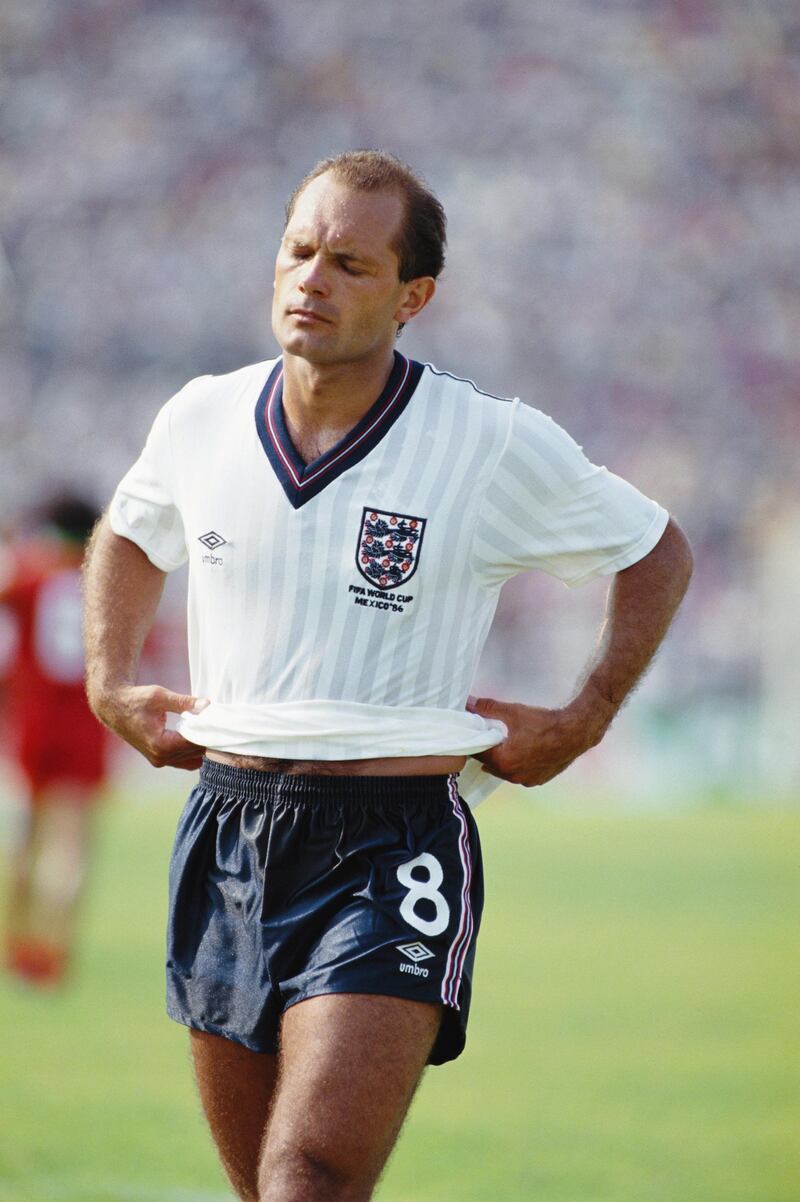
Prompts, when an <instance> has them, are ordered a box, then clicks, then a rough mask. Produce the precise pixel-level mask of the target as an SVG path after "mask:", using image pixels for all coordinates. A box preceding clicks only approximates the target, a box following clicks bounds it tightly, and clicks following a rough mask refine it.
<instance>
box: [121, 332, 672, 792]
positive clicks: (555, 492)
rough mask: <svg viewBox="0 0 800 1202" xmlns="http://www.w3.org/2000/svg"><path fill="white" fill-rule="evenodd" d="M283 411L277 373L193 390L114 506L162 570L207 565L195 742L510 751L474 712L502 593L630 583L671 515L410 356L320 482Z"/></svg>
mask: <svg viewBox="0 0 800 1202" xmlns="http://www.w3.org/2000/svg"><path fill="white" fill-rule="evenodd" d="M281 398H282V368H281V363H280V360H277V361H272V362H268V363H262V364H256V365H254V366H251V367H246V368H243V369H241V370H240V371H238V372H234V373H232V374H231V375H228V376H222V377H203V378H201V379H199V380H196V381H192V382H191V383H190V384H189V385H187V387H186V388H184V389H183V391H182V392H181V393H179V394H178V395H177V396H176V397H174V398H173V399H172V400H171V401H169V402H168V403H167V405H166V406H165V407H164V409H163V410H162V411H161V413H160V414H159V415H158V417H157V418H156V421H155V423H154V425H153V428H152V431H151V433H150V437H149V438H148V440H147V445H146V446H145V448H144V451H143V452H142V455H141V457H140V459H139V460H138V461H137V463H136V464H134V466H133V467H132V468H131V470H130V471H129V472H128V474H127V475H126V476H125V478H124V479H123V480H122V482H121V483H120V486H119V488H118V490H117V492H116V494H115V497H114V499H113V501H112V505H111V510H110V520H111V525H112V529H114V531H115V532H116V533H117V534H120V535H123V536H124V537H127V538H130V539H132V540H133V541H134V542H136V543H137V544H138V545H139V546H140V547H141V548H142V550H144V551H145V552H146V554H147V555H148V556H149V557H150V559H151V560H152V562H153V563H154V564H155V565H156V566H157V567H159V568H161V569H162V570H164V571H169V570H171V569H172V568H174V567H177V566H178V565H179V564H180V563H182V562H184V561H185V560H186V559H187V558H188V561H189V600H188V631H189V659H190V666H191V672H192V690H193V692H194V693H195V694H197V695H203V696H207V697H210V698H211V705H210V706H209V707H208V709H206V710H205V711H203V713H202V714H200V715H196V716H192V715H184V716H183V717H182V718H181V723H180V729H181V730H182V731H183V733H184V734H185V736H186V737H187V738H189V739H192V740H193V741H194V742H197V743H199V744H201V745H203V746H207V747H211V748H215V749H218V750H227V751H232V752H239V753H246V754H253V755H264V756H270V757H276V758H293V759H307V760H308V759H359V758H372V757H377V756H384V755H424V754H453V755H455V754H464V755H472V754H475V753H476V752H480V751H481V750H484V749H486V748H487V747H490V746H494V745H495V744H496V743H498V742H500V741H501V740H502V738H503V737H504V735H505V733H506V732H505V728H504V727H503V724H502V723H498V722H488V721H486V720H484V719H482V718H479V717H477V716H476V715H471V714H467V713H466V712H465V710H464V705H465V702H466V698H467V695H468V693H469V689H470V685H471V682H472V679H473V676H474V672H475V668H476V665H477V661H478V657H479V655H480V652H481V649H482V647H483V644H484V642H485V639H486V635H487V633H488V630H489V626H490V624H491V621H492V617H493V615H494V611H495V608H496V604H497V598H498V594H499V590H500V586H501V585H502V583H503V581H504V580H506V579H508V578H509V577H510V576H513V575H515V574H516V573H518V572H521V571H525V570H529V569H533V568H538V569H541V570H543V571H546V572H549V573H551V574H553V575H555V576H557V577H559V578H560V579H561V580H563V581H565V582H566V583H567V584H578V583H581V582H582V581H584V580H588V579H590V578H591V577H593V576H596V575H602V574H604V573H609V572H614V571H618V570H620V569H621V568H623V567H627V566H629V565H630V564H632V563H634V562H636V560H637V559H639V558H641V557H642V556H644V555H646V554H647V552H648V551H649V550H651V549H652V547H653V546H654V545H655V543H656V542H657V541H658V539H659V537H660V535H661V533H662V531H663V529H664V526H665V525H666V521H667V515H666V513H665V512H664V510H662V509H661V508H660V506H658V505H657V504H656V503H655V502H654V501H651V500H649V499H648V498H647V497H644V496H643V495H642V494H641V493H639V492H638V491H637V490H636V489H635V488H633V487H632V486H631V485H630V484H628V483H627V482H625V481H624V480H621V479H620V478H619V477H617V476H614V475H613V474H611V473H610V472H608V471H606V469H605V468H598V467H595V466H594V465H592V464H591V463H590V462H589V461H588V459H587V458H586V457H585V455H584V454H583V452H582V451H581V449H580V448H579V447H578V446H577V444H576V443H575V442H574V441H573V440H572V439H571V438H570V437H569V436H568V435H567V434H566V433H565V432H564V431H563V430H561V429H560V427H558V426H557V425H556V424H555V423H554V422H552V421H551V420H550V419H549V418H547V417H545V416H544V415H543V414H541V413H539V412H538V411H536V410H534V409H531V408H528V407H527V406H524V405H521V404H520V403H519V402H518V401H507V400H501V399H499V398H496V397H492V396H488V395H487V394H485V393H482V392H480V391H479V390H478V389H477V388H476V387H475V385H473V384H472V383H470V382H469V381H465V380H459V379H457V378H455V377H453V376H450V375H448V374H447V373H442V372H439V371H437V370H436V369H435V368H433V367H431V366H430V365H426V366H425V367H424V368H423V367H422V365H419V364H413V363H409V361H407V360H405V359H404V358H403V356H400V355H396V362H395V370H394V371H393V373H392V376H391V377H390V380H389V382H388V384H387V389H386V390H385V391H384V393H383V394H382V395H381V397H380V398H378V400H377V401H376V404H375V406H374V407H373V409H372V410H370V412H369V413H368V414H367V415H365V418H364V419H363V420H362V422H360V423H359V425H358V426H357V427H356V428H355V430H354V431H352V432H351V434H350V435H348V436H347V437H346V438H345V439H343V440H342V441H341V443H339V444H337V446H336V447H334V448H332V450H331V451H329V452H328V453H327V454H326V455H325V456H323V457H322V458H321V459H320V460H317V461H316V462H315V463H313V464H309V465H303V463H302V461H300V460H299V457H298V456H297V453H296V451H295V450H294V448H293V447H292V446H291V444H290V443H289V442H288V434H287V432H286V427H285V422H284V421H283V416H282V400H281ZM466 775H469V774H465V776H466ZM463 779H464V777H462V780H463ZM487 781H489V782H491V778H487V777H486V775H485V774H483V777H482V781H481V784H482V785H483V786H485V785H486V783H487ZM484 791H485V790H484Z"/></svg>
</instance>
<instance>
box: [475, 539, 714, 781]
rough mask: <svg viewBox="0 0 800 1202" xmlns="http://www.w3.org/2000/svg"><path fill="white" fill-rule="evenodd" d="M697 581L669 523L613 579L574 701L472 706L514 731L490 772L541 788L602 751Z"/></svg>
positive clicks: (487, 762)
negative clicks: (553, 705) (587, 754)
mask: <svg viewBox="0 0 800 1202" xmlns="http://www.w3.org/2000/svg"><path fill="white" fill-rule="evenodd" d="M691 574H692V554H691V551H690V549H689V544H688V542H687V540H686V536H685V535H684V534H683V531H682V530H681V529H680V527H679V526H678V525H677V523H676V522H674V521H672V520H671V519H670V521H669V523H668V525H667V528H666V530H665V531H664V534H663V535H662V537H661V539H660V541H659V542H658V543H657V545H656V546H655V547H654V548H653V550H652V551H651V552H650V554H649V555H646V556H645V557H644V558H643V559H640V560H639V562H638V563H635V564H633V566H632V567H630V568H625V569H624V570H623V571H621V572H618V573H617V575H616V576H615V577H614V579H613V581H612V584H611V587H610V589H609V593H608V603H607V608H606V615H605V620H604V622H603V625H602V627H601V630H600V638H599V641H598V646H597V649H596V651H595V654H594V656H593V658H592V660H591V662H590V664H589V666H588V668H587V671H586V674H585V677H584V680H583V682H582V684H581V686H580V688H579V690H578V692H577V694H576V696H575V697H574V698H573V699H572V701H570V702H569V703H568V704H567V705H565V706H562V707H561V708H560V709H542V708H538V707H536V706H527V705H515V704H512V703H509V702H503V701H496V700H494V699H492V698H486V697H483V698H479V699H477V700H472V699H471V700H470V703H469V704H468V706H467V708H468V709H470V710H472V712H474V713H478V714H481V715H482V716H483V717H485V718H500V719H501V720H502V721H503V722H505V724H506V726H507V727H508V731H509V733H508V738H507V739H505V740H504V742H502V743H500V744H499V745H498V746H497V747H493V748H491V749H490V750H489V751H486V752H484V753H483V754H482V755H480V756H479V757H478V758H479V759H481V760H482V761H483V765H484V770H485V771H486V772H490V773H491V774H492V775H493V776H499V777H501V778H502V779H503V780H508V781H512V782H513V783H514V784H521V785H542V784H544V783H545V782H546V781H548V780H552V778H553V777H554V776H558V775H559V773H561V772H563V771H564V769H565V768H568V767H569V765H570V764H571V763H572V762H573V760H576V759H577V758H578V756H580V755H582V754H583V753H584V751H588V749H589V748H590V747H595V746H596V745H597V744H598V743H599V742H600V740H601V739H602V738H603V736H604V735H605V733H606V731H607V730H608V728H609V726H610V725H611V722H612V721H613V719H614V716H615V715H616V713H617V711H618V710H619V709H620V707H621V706H622V703H623V702H624V701H625V698H626V697H627V696H628V694H629V693H630V692H631V690H632V689H633V688H634V687H635V685H636V683H637V682H638V681H639V679H640V678H641V676H642V675H643V673H644V671H645V669H646V668H647V666H648V664H649V663H650V661H651V660H652V658H653V656H654V655H655V653H656V651H657V650H658V647H659V645H660V644H661V642H662V640H663V638H664V636H665V634H666V633H667V630H668V628H669V625H670V622H671V621H672V618H673V616H674V614H675V611H676V610H677V608H678V606H679V605H680V603H681V600H682V599H683V595H684V593H685V592H686V589H687V587H688V585H689V579H690V577H691Z"/></svg>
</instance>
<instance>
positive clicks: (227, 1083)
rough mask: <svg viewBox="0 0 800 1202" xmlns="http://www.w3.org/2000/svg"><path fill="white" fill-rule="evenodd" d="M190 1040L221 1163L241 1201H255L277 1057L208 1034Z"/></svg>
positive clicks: (195, 1033)
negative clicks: (259, 1162) (252, 1050)
mask: <svg viewBox="0 0 800 1202" xmlns="http://www.w3.org/2000/svg"><path fill="white" fill-rule="evenodd" d="M191 1040H192V1057H193V1059H194V1068H195V1075H196V1077H197V1086H198V1090H199V1092H200V1099H201V1101H202V1103H203V1110H204V1111H205V1115H206V1118H207V1119H208V1125H209V1127H210V1128H211V1134H212V1135H213V1137H214V1142H215V1144H216V1146H217V1151H218V1152H219V1156H220V1160H221V1161H222V1163H223V1165H224V1167H225V1171H226V1172H227V1174H228V1176H229V1178H230V1180H231V1183H232V1185H233V1186H234V1188H235V1189H236V1191H237V1193H238V1195H239V1197H240V1198H246V1199H252V1200H255V1199H256V1198H257V1197H258V1186H257V1178H258V1161H259V1156H260V1152H261V1144H262V1141H263V1138H264V1131H265V1129H266V1125H267V1119H268V1117H269V1113H270V1108H271V1105H272V1098H273V1094H274V1090H275V1084H276V1081H277V1077H278V1058H277V1056H272V1055H269V1054H267V1053H262V1052H251V1051H250V1050H249V1049H248V1048H244V1047H242V1046H241V1044H238V1043H233V1042H232V1040H229V1039H223V1038H222V1036H220V1035H212V1034H210V1033H209V1032H206V1031H192V1032H191Z"/></svg>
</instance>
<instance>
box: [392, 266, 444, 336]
mask: <svg viewBox="0 0 800 1202" xmlns="http://www.w3.org/2000/svg"><path fill="white" fill-rule="evenodd" d="M435 291H436V280H435V279H434V278H433V277H432V276H429V275H421V276H419V278H418V279H416V280H407V281H406V283H405V284H404V285H403V297H402V299H401V302H400V305H399V306H398V308H397V309H395V311H394V320H395V321H397V322H399V323H400V324H401V325H403V324H404V323H405V322H407V321H411V318H412V317H416V316H417V314H418V313H419V312H421V311H422V310H423V309H424V308H425V306H426V305H427V303H428V301H429V300H431V299H432V298H433V294H434V292H435Z"/></svg>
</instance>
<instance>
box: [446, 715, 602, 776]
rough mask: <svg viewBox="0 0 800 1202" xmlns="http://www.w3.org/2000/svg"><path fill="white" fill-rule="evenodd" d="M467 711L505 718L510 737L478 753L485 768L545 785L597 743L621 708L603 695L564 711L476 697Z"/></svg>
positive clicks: (496, 774) (502, 719)
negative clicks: (618, 708) (617, 710)
mask: <svg viewBox="0 0 800 1202" xmlns="http://www.w3.org/2000/svg"><path fill="white" fill-rule="evenodd" d="M467 709H468V710H469V712H470V713H472V714H480V716H481V717H482V718H499V719H500V721H501V722H505V724H506V726H507V727H508V737H507V738H506V739H504V740H503V742H502V743H499V744H498V745H497V746H496V747H490V748H489V750H488V751H484V752H482V753H481V754H480V755H478V756H476V759H479V760H481V761H482V763H483V770H484V772H489V773H491V775H492V776H499V777H500V779H501V780H507V781H510V782H511V784H514V785H529V786H530V785H543V784H545V782H546V781H549V780H552V779H553V777H554V776H558V775H559V773H561V772H563V771H564V769H565V768H568V767H569V766H570V764H571V763H572V762H573V760H576V759H577V758H578V756H580V755H583V753H584V751H588V750H589V748H590V747H596V746H597V744H598V743H599V742H600V740H601V739H602V737H603V735H604V734H605V732H606V730H607V729H608V727H609V725H610V723H611V719H612V718H613V717H614V714H615V713H616V706H614V705H612V704H610V703H609V702H607V701H605V700H604V699H603V698H602V697H600V696H597V697H596V698H594V699H592V701H591V703H589V702H587V701H586V700H584V699H576V700H575V701H574V702H571V703H570V704H569V705H566V706H564V707H563V708H561V709H552V710H551V709H541V708H539V707H538V706H530V705H516V704H514V703H512V702H507V701H494V700H492V699H491V698H488V697H478V698H475V697H470V698H469V700H468V701H467Z"/></svg>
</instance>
